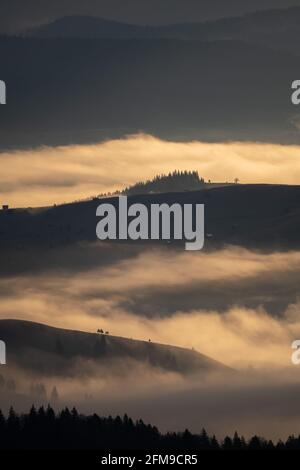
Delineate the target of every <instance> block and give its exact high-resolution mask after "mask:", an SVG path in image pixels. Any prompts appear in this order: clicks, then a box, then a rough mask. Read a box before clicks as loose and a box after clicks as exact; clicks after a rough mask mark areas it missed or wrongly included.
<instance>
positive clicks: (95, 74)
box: [0, 38, 300, 149]
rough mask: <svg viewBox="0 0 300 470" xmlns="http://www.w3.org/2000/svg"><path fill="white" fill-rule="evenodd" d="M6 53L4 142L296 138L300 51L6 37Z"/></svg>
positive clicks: (0, 45) (0, 116)
mask: <svg viewBox="0 0 300 470" xmlns="http://www.w3.org/2000/svg"><path fill="white" fill-rule="evenodd" d="M0 55H1V65H2V67H1V70H2V76H1V79H2V80H4V81H6V82H7V84H9V90H8V91H9V99H8V100H7V104H6V106H2V107H1V109H0V120H1V126H0V148H1V149H5V148H8V147H12V148H16V147H28V146H29V147H32V146H36V145H42V144H45V145H55V146H56V145H60V144H70V143H71V144H75V143H91V142H99V141H101V140H104V139H111V138H115V137H120V136H124V135H129V134H135V133H138V132H145V133H148V134H151V135H155V136H159V137H161V138H164V139H166V138H167V139H172V140H179V141H185V140H188V141H190V140H193V139H197V140H199V139H200V140H209V141H224V140H228V139H229V140H245V139H246V140H247V141H248V140H255V141H276V142H281V143H284V142H285V143H292V142H294V143H297V142H298V143H299V141H300V134H299V132H298V131H297V129H296V127H295V126H294V124H293V122H294V120H293V116H295V114H297V109H298V108H297V107H295V106H294V105H293V104H292V103H291V100H290V94H291V90H290V86H291V83H292V81H293V80H295V77H296V78H297V77H298V73H299V70H298V69H299V67H298V62H297V58H296V57H295V56H292V55H290V54H286V53H285V52H281V51H275V50H271V49H269V48H267V47H264V46H261V45H256V44H246V43H245V42H241V41H236V40H234V41H232V40H226V41H215V42H202V41H199V40H193V41H181V40H178V39H128V40H123V39H94V38H91V39H90V38H86V39H72V38H69V39H68V40H64V39H47V38H0ZM270 74H272V80H271V81H270V80H269V79H268V78H267V77H269V76H270ZM220 77H222V80H221V81H220Z"/></svg>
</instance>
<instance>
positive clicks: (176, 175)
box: [122, 170, 205, 196]
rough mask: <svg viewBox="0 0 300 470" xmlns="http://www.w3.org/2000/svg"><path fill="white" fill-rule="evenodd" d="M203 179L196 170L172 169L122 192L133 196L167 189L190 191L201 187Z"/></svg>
mask: <svg viewBox="0 0 300 470" xmlns="http://www.w3.org/2000/svg"><path fill="white" fill-rule="evenodd" d="M204 184H205V181H204V179H203V178H200V177H199V174H198V172H197V171H176V170H175V171H173V172H172V173H171V172H170V173H168V174H167V175H164V174H161V175H157V176H155V178H153V179H152V180H148V181H145V182H143V181H140V182H138V183H136V184H134V185H133V186H130V187H128V188H126V189H125V190H124V191H123V192H122V194H126V195H127V196H133V195H136V194H149V193H151V192H153V193H159V192H169V191H192V190H197V189H201V188H202V187H203V185H204Z"/></svg>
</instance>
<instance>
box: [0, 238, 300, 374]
mask: <svg viewBox="0 0 300 470" xmlns="http://www.w3.org/2000/svg"><path fill="white" fill-rule="evenodd" d="M94 249H95V258H96V259H97V248H96V246H95V248H94ZM74 257H76V253H75V252H74ZM299 261H300V254H299V252H292V253H273V254H263V253H254V252H250V251H247V250H244V249H236V248H234V249H233V248H232V249H231V248H228V249H226V250H220V251H217V252H214V253H201V252H200V253H197V254H193V255H192V254H190V253H187V252H184V253H180V252H176V251H173V250H167V249H166V250H163V249H158V250H151V251H149V252H145V253H144V254H143V253H141V252H140V251H138V252H137V256H136V257H133V258H130V259H128V260H126V259H125V260H124V259H122V260H120V261H115V260H114V262H113V264H111V265H110V264H107V260H105V264H104V265H101V258H99V261H98V263H99V265H98V266H97V267H95V266H94V267H91V268H90V269H88V268H87V267H86V266H85V267H84V269H82V270H81V269H79V271H77V272H76V274H74V272H72V271H70V269H61V270H60V271H57V270H56V271H55V270H51V271H47V270H45V271H44V272H42V273H41V272H39V273H38V274H31V275H27V276H22V275H20V276H17V277H12V278H11V277H10V278H8V277H3V278H2V279H1V281H0V297H1V303H0V318H20V319H27V320H32V321H38V322H42V323H47V324H50V325H53V326H59V327H63V328H71V329H79V330H86V331H92V332H93V331H96V330H97V329H98V328H103V329H105V330H109V331H110V333H111V334H113V335H117V336H125V337H129V338H137V339H145V340H148V338H151V339H152V340H153V341H156V342H161V343H168V344H176V345H180V346H184V347H188V348H192V347H194V348H196V349H197V350H199V351H200V352H202V353H204V354H207V355H208V356H211V357H212V358H214V359H217V360H219V361H221V362H224V363H225V364H227V365H230V366H234V367H236V366H237V367H244V366H246V367H248V366H252V367H257V368H260V367H265V366H266V365H267V366H268V367H271V368H274V367H277V366H283V367H289V366H290V356H291V342H292V341H293V340H294V339H297V338H298V337H300V320H299V303H298V286H299V282H300V269H299V266H300V263H299Z"/></svg>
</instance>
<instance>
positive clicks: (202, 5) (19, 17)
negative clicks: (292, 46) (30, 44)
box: [0, 0, 300, 31]
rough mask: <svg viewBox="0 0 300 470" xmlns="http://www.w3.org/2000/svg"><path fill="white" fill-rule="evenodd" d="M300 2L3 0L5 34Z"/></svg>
mask: <svg viewBox="0 0 300 470" xmlns="http://www.w3.org/2000/svg"><path fill="white" fill-rule="evenodd" d="M290 5H300V0H243V1H241V0H85V1H84V2H83V1H81V0H52V1H51V2H49V1H48V0H26V1H24V0H2V1H1V15H0V30H1V31H17V30H20V29H24V28H26V27H30V26H32V25H36V24H39V23H41V22H47V21H49V20H52V19H55V18H57V17H61V16H65V15H74V14H80V15H93V16H101V17H105V18H110V19H115V20H119V21H126V22H132V23H141V24H162V23H172V22H185V21H203V20H207V19H214V18H219V17H224V16H233V15H240V14H242V13H245V12H247V11H254V10H256V9H269V8H278V7H288V6H290Z"/></svg>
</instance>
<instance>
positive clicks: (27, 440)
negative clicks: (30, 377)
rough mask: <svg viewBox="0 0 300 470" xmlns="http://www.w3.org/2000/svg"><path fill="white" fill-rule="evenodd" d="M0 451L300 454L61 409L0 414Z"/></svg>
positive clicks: (297, 440) (291, 445) (291, 444)
mask: <svg viewBox="0 0 300 470" xmlns="http://www.w3.org/2000/svg"><path fill="white" fill-rule="evenodd" d="M0 449H35V450H36V449H95V450H98V449H161V450H164V449H173V450H189V449H194V450H245V451H247V450H288V449H300V436H298V437H295V436H290V437H289V438H288V439H287V441H285V442H283V441H279V442H277V443H273V442H272V441H267V440H265V439H263V438H260V437H257V436H254V437H252V438H251V439H249V440H247V441H246V440H245V439H244V438H243V437H240V436H239V435H238V433H235V434H234V436H233V437H229V436H227V437H225V439H224V440H222V441H220V440H217V439H216V437H215V436H209V435H208V434H207V433H206V431H205V430H204V429H203V430H202V432H201V433H200V434H192V433H190V432H189V431H188V430H185V431H184V432H177V433H175V432H174V433H167V434H161V433H160V432H159V431H158V429H157V428H156V427H155V426H151V425H150V424H145V423H144V422H143V421H142V420H138V421H135V422H134V421H133V420H132V419H131V418H129V417H128V416H127V415H124V417H123V418H121V417H120V416H117V417H116V418H112V417H111V416H109V417H107V418H103V417H99V416H98V415H96V414H93V415H90V416H85V415H81V414H79V413H78V412H77V410H76V409H75V408H73V409H72V410H71V411H70V410H69V409H68V408H65V409H64V410H62V411H61V412H59V413H57V414H56V413H55V412H54V410H53V409H52V408H51V407H50V406H48V407H47V408H46V409H45V408H44V407H40V408H39V409H36V408H35V407H34V406H32V408H31V410H30V412H29V413H26V414H22V415H18V414H16V413H15V411H14V409H13V408H11V409H10V411H9V415H8V417H7V418H6V417H5V416H4V415H3V414H2V412H1V411H0Z"/></svg>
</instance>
